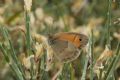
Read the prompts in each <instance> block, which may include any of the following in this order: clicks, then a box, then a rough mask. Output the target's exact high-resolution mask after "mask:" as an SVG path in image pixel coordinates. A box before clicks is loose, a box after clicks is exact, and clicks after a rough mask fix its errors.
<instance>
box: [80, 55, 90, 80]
mask: <svg viewBox="0 0 120 80" xmlns="http://www.w3.org/2000/svg"><path fill="white" fill-rule="evenodd" d="M88 61H89V58H88V56H86V59H85V65H84V69H83V74H82V77H81V80H86V78H85V77H86V71H87V65H88Z"/></svg>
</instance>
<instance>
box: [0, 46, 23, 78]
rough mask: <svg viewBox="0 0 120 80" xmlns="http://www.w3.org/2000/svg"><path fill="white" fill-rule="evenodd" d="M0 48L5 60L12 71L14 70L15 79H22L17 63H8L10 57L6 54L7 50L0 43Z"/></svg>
mask: <svg viewBox="0 0 120 80" xmlns="http://www.w3.org/2000/svg"><path fill="white" fill-rule="evenodd" d="M0 49H1V50H2V52H3V55H4V57H5V60H6V62H7V63H8V64H9V66H10V68H11V69H12V70H13V72H15V74H16V76H17V79H18V80H24V78H23V76H22V73H21V72H20V70H19V68H18V67H17V65H16V64H15V63H13V64H10V57H9V56H8V55H7V54H8V52H7V50H5V48H4V47H3V46H2V45H1V44H0Z"/></svg>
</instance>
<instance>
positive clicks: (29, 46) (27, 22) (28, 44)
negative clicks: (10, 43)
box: [25, 11, 31, 55]
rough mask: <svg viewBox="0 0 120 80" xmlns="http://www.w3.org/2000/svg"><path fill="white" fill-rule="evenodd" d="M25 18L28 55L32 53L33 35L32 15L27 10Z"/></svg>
mask: <svg viewBox="0 0 120 80" xmlns="http://www.w3.org/2000/svg"><path fill="white" fill-rule="evenodd" d="M25 19H26V40H27V41H26V42H27V44H26V46H27V55H30V50H31V36H30V16H29V12H27V11H26V12H25Z"/></svg>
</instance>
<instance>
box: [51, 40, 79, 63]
mask: <svg viewBox="0 0 120 80" xmlns="http://www.w3.org/2000/svg"><path fill="white" fill-rule="evenodd" d="M51 47H52V49H53V51H54V54H55V57H56V58H57V59H58V60H59V61H61V62H70V61H72V60H74V59H76V58H77V57H78V56H79V55H80V52H79V50H78V48H77V47H75V46H74V45H73V44H72V43H71V42H68V41H64V40H58V39H57V40H54V44H52V45H51Z"/></svg>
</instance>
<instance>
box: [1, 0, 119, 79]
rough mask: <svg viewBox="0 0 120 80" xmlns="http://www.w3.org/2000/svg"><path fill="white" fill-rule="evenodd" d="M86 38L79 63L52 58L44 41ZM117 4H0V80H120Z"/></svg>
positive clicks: (26, 0) (53, 0) (113, 0)
mask: <svg viewBox="0 0 120 80" xmlns="http://www.w3.org/2000/svg"><path fill="white" fill-rule="evenodd" d="M57 32H77V33H83V34H85V35H87V36H88V38H89V42H88V45H87V46H86V47H85V48H84V49H82V50H81V51H82V52H81V55H80V56H79V58H78V59H76V60H74V61H72V62H70V63H66V64H61V63H58V62H57V61H56V59H54V58H53V51H52V50H51V48H50V46H49V45H48V44H47V42H46V41H47V35H48V34H54V33H57ZM119 42H120V0H0V59H1V60H0V80H51V79H54V78H55V76H56V74H58V73H59V72H58V70H59V69H61V66H62V67H63V69H62V72H60V73H59V75H58V76H57V80H120V52H119V49H120V44H119Z"/></svg>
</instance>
